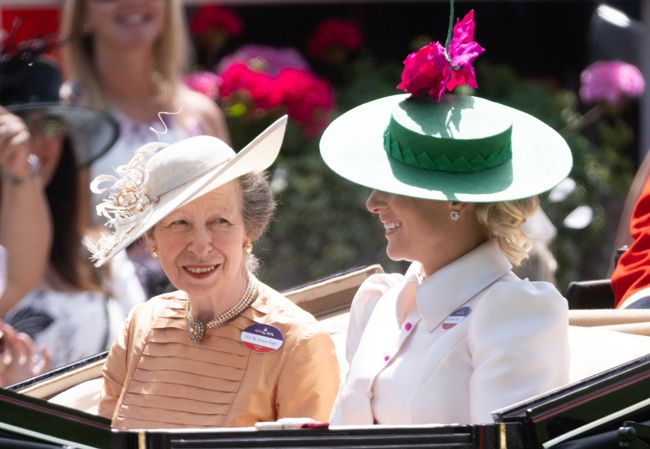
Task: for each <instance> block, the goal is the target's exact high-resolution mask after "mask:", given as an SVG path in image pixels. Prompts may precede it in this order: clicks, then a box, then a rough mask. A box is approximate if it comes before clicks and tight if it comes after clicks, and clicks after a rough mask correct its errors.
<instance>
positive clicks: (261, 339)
mask: <svg viewBox="0 0 650 449" xmlns="http://www.w3.org/2000/svg"><path fill="white" fill-rule="evenodd" d="M241 341H242V343H243V344H244V346H246V347H247V348H248V349H250V350H251V351H253V352H272V351H277V350H278V349H280V346H282V344H283V343H284V337H283V336H282V332H280V329H278V328H277V327H275V326H271V325H270V324H261V323H255V324H251V325H250V326H248V327H247V328H246V329H244V330H243V331H242V332H241Z"/></svg>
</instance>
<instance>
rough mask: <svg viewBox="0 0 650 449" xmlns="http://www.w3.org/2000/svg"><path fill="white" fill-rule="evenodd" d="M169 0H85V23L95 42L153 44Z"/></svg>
mask: <svg viewBox="0 0 650 449" xmlns="http://www.w3.org/2000/svg"><path fill="white" fill-rule="evenodd" d="M168 1H169V0H86V16H85V25H86V27H87V28H88V29H89V30H90V32H92V33H93V34H94V36H95V42H96V43H100V42H101V43H103V44H108V45H117V46H129V48H134V47H138V46H141V45H145V46H153V44H154V43H155V42H156V40H157V39H158V37H159V36H160V34H161V32H162V29H163V23H164V20H165V13H166V11H165V10H166V7H167V2H168Z"/></svg>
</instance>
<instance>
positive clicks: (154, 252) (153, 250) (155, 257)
mask: <svg viewBox="0 0 650 449" xmlns="http://www.w3.org/2000/svg"><path fill="white" fill-rule="evenodd" d="M151 257H153V258H154V259H157V258H158V250H157V249H156V248H151Z"/></svg>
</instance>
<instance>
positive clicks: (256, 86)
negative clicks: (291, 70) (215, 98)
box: [219, 62, 282, 110]
mask: <svg viewBox="0 0 650 449" xmlns="http://www.w3.org/2000/svg"><path fill="white" fill-rule="evenodd" d="M220 78H221V84H220V87H219V91H220V94H221V97H222V98H226V97H229V96H231V95H233V94H239V95H241V96H244V97H246V98H247V99H249V100H250V101H251V102H252V103H253V105H254V106H255V107H256V108H259V109H267V110H268V109H273V108H275V107H277V106H279V105H280V103H281V102H282V93H281V92H280V91H279V90H278V89H277V88H276V87H275V86H274V83H273V78H272V77H271V76H270V75H268V74H266V73H262V72H256V71H254V70H251V69H250V68H249V67H248V66H247V65H246V64H244V63H243V62H238V63H234V64H231V65H230V66H229V67H228V68H227V69H226V70H225V71H224V72H223V73H221V75H220Z"/></svg>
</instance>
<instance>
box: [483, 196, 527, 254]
mask: <svg viewBox="0 0 650 449" xmlns="http://www.w3.org/2000/svg"><path fill="white" fill-rule="evenodd" d="M538 207H539V198H538V197H537V196H533V197H530V198H524V199H520V200H512V201H501V202H497V203H480V204H477V205H476V218H477V220H478V222H479V223H480V224H481V225H483V226H484V227H485V228H486V230H487V232H488V235H489V237H490V238H492V239H495V240H496V241H497V243H498V244H499V247H500V248H501V251H503V252H504V253H505V255H506V256H507V257H508V259H509V260H510V263H512V264H513V265H514V266H517V265H519V264H520V263H521V262H522V261H523V260H524V259H526V257H528V252H529V251H530V249H531V248H532V246H533V245H532V241H531V239H530V237H528V236H527V235H526V234H525V233H524V231H523V230H522V228H521V226H522V225H523V224H524V222H525V221H526V220H527V219H528V218H530V216H531V215H533V213H534V212H535V211H536V210H537V208H538Z"/></svg>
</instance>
